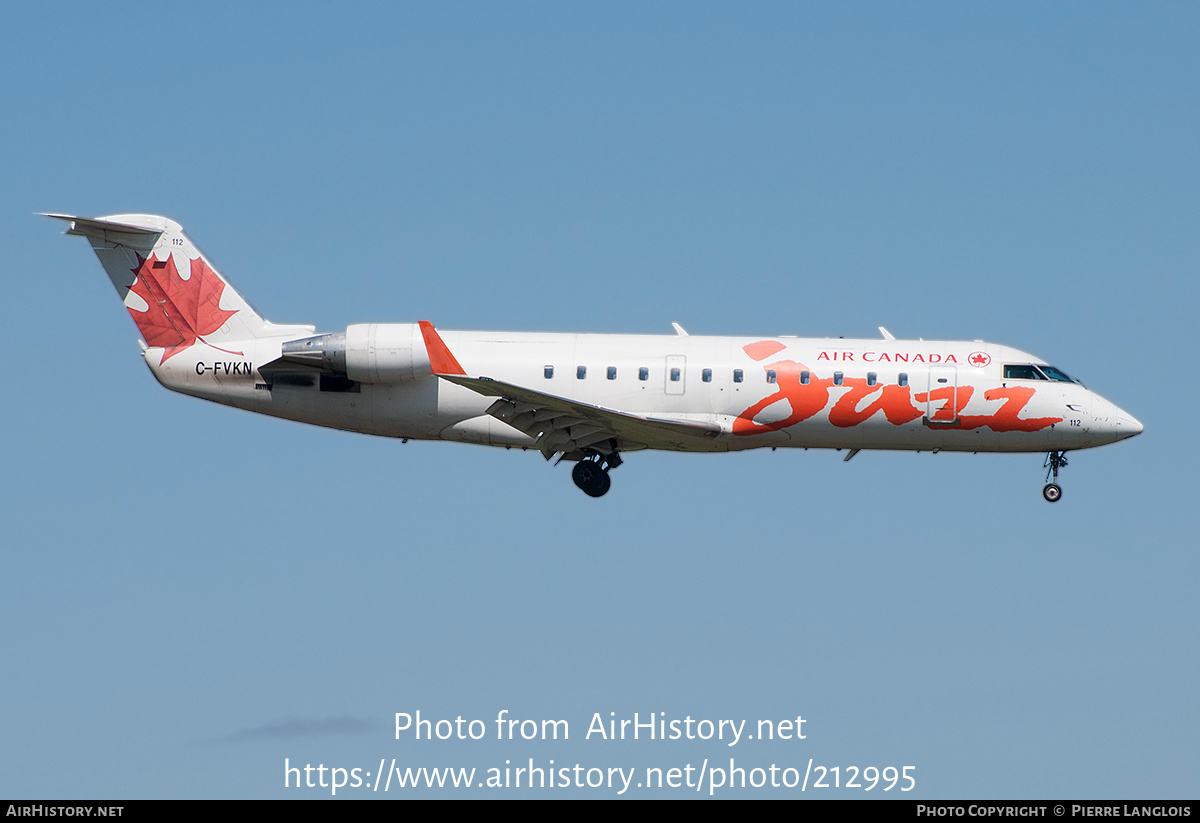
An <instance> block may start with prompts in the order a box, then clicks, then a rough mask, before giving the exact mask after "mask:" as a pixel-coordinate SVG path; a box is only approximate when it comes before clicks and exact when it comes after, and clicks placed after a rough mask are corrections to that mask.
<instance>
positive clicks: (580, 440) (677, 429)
mask: <svg viewBox="0 0 1200 823" xmlns="http://www.w3.org/2000/svg"><path fill="white" fill-rule="evenodd" d="M438 377H440V378H442V379H443V380H447V381H449V382H451V383H456V384H457V385H459V386H462V387H464V388H467V389H470V390H471V391H474V392H477V393H479V394H481V395H483V396H485V397H496V398H499V399H498V400H496V402H494V403H492V405H490V406H488V408H487V413H488V414H490V415H491V416H492V417H495V418H496V419H497V420H501V421H503V422H505V423H507V424H509V425H510V426H513V427H514V428H516V429H518V430H520V431H523V432H525V433H526V434H529V435H530V436H532V437H537V438H538V443H537V445H538V448H539V449H541V451H542V453H543V454H545V455H546V456H547V457H549V456H551V455H553V454H555V453H556V452H566V453H567V454H568V455H571V453H572V452H576V451H581V450H583V449H589V448H590V449H595V450H597V451H601V452H607V451H609V449H608V448H605V447H604V446H605V444H606V442H607V441H613V440H615V441H618V442H619V443H620V444H621V447H622V448H625V449H628V448H652V449H670V450H675V451H691V450H704V451H708V450H712V445H711V443H712V440H713V439H714V438H716V437H717V435H719V434H720V433H721V431H722V429H721V426H720V425H718V424H716V423H707V422H700V421H693V420H667V419H662V418H653V417H643V416H640V415H635V414H630V413H628V412H621V411H616V410H615V409H606V408H603V407H601V406H593V405H591V404H589V403H581V402H579V401H577V400H568V399H567V398H565V397H557V396H555V395H552V394H544V393H543V392H539V391H534V390H533V389H527V388H525V387H524V386H516V385H513V384H512V383H505V382H504V381H502V380H493V379H492V378H490V377H467V376H465V375H458V374H439V375H438Z"/></svg>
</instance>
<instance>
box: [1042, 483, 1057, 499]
mask: <svg viewBox="0 0 1200 823" xmlns="http://www.w3.org/2000/svg"><path fill="white" fill-rule="evenodd" d="M1042 497H1044V498H1046V502H1047V503H1057V502H1058V501H1059V499H1060V498H1061V497H1062V489H1061V488H1059V485H1058V484H1057V483H1047V484H1046V487H1045V488H1044V489H1042Z"/></svg>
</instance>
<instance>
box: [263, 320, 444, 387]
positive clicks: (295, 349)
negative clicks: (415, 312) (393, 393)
mask: <svg viewBox="0 0 1200 823" xmlns="http://www.w3.org/2000/svg"><path fill="white" fill-rule="evenodd" d="M282 359H283V360H286V361H288V362H289V363H297V364H300V365H305V366H312V367H314V368H318V369H322V370H325V371H332V372H337V373H338V374H344V375H346V376H347V377H349V378H350V379H351V380H357V381H358V382H360V383H393V382H397V381H401V380H414V379H416V378H418V377H424V376H425V375H427V374H430V373H431V372H432V371H433V368H432V366H431V365H430V363H429V352H428V350H427V349H426V348H425V338H424V336H423V335H422V334H421V327H420V326H419V325H417V324H416V323H387V324H384V323H357V324H355V325H353V326H347V327H346V331H345V332H337V333H334V334H319V335H317V336H316V337H305V338H303V339H301V340H292V341H289V342H287V343H284V344H283V351H282Z"/></svg>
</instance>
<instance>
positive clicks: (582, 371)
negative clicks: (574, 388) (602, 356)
mask: <svg viewBox="0 0 1200 823" xmlns="http://www.w3.org/2000/svg"><path fill="white" fill-rule="evenodd" d="M586 377H587V366H576V367H575V379H576V380H583V379H584V378H586Z"/></svg>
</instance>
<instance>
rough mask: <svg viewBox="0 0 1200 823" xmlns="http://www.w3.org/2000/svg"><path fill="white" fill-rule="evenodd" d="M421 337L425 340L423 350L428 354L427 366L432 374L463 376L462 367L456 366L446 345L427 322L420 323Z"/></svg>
mask: <svg viewBox="0 0 1200 823" xmlns="http://www.w3.org/2000/svg"><path fill="white" fill-rule="evenodd" d="M420 325H421V336H422V337H424V338H425V350H426V351H427V352H429V365H430V366H431V367H432V368H433V373H434V374H463V375H465V374H466V372H465V371H463V367H462V366H460V365H458V361H457V360H455V359H454V355H453V354H451V353H450V349H449V348H447V347H446V343H445V341H444V340H442V338H441V336H440V335H439V334H438V333H437V330H436V329H434V327H433V324H432V323H430V322H429V321H428V320H422V321H420Z"/></svg>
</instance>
